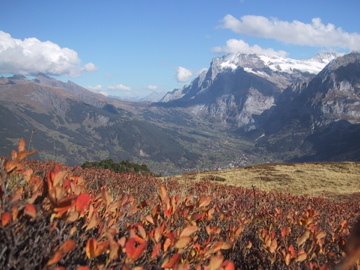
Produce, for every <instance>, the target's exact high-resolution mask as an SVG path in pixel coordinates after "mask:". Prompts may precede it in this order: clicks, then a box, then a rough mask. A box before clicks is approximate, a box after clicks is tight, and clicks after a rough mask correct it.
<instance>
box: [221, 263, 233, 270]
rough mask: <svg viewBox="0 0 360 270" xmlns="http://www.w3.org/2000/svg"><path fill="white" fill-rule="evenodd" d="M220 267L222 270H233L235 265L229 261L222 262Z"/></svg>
mask: <svg viewBox="0 0 360 270" xmlns="http://www.w3.org/2000/svg"><path fill="white" fill-rule="evenodd" d="M222 267H223V268H224V270H235V265H234V263H233V262H231V261H224V262H223V264H222Z"/></svg>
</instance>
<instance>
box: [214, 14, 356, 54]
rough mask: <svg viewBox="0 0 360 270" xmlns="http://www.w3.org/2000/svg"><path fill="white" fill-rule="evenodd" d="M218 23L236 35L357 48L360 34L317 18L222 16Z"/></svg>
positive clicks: (319, 45)
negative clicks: (284, 19)
mask: <svg viewBox="0 0 360 270" xmlns="http://www.w3.org/2000/svg"><path fill="white" fill-rule="evenodd" d="M221 26H222V27H224V28H226V29H230V30H232V31H234V32H235V33H239V34H246V35H250V36H255V37H261V38H268V39H274V40H278V41H281V42H285V43H288V44H295V45H302V46H313V47H328V48H329V47H331V48H342V49H349V50H360V34H359V33H349V32H346V31H344V30H343V29H342V28H341V27H336V26H335V25H334V24H331V23H328V24H324V23H323V22H322V21H321V19H320V18H313V19H312V20H311V23H304V22H301V21H297V20H294V21H282V20H279V19H277V18H266V17H263V16H254V15H246V16H242V17H241V18H240V19H237V18H235V17H234V16H232V15H226V16H225V17H224V18H223V20H222V22H221Z"/></svg>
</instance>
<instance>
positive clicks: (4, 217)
mask: <svg viewBox="0 0 360 270" xmlns="http://www.w3.org/2000/svg"><path fill="white" fill-rule="evenodd" d="M10 222H11V214H10V213H9V212H5V213H2V214H1V225H2V226H3V227H5V226H6V225H8V224H9V223H10Z"/></svg>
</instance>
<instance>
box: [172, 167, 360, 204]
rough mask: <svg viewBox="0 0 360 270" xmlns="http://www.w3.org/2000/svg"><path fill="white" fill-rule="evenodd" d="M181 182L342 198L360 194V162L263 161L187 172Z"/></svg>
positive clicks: (181, 177) (181, 176)
mask: <svg viewBox="0 0 360 270" xmlns="http://www.w3.org/2000/svg"><path fill="white" fill-rule="evenodd" d="M175 178H176V179H178V180H179V181H201V180H209V181H216V182H218V183H223V184H225V185H233V186H240V187H246V188H252V187H253V186H254V187H256V188H258V189H260V190H263V191H277V192H282V193H291V194H294V195H311V196H325V197H334V198H342V197H344V196H345V197H347V196H348V195H354V194H355V193H359V194H360V163H358V162H341V163H296V164H262V165H255V166H249V167H243V168H235V169H228V170H222V171H208V172H200V173H187V174H183V175H179V176H175Z"/></svg>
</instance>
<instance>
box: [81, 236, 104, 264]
mask: <svg viewBox="0 0 360 270" xmlns="http://www.w3.org/2000/svg"><path fill="white" fill-rule="evenodd" d="M108 247H109V241H103V242H97V240H96V239H95V238H90V239H88V240H87V242H86V247H85V253H86V256H87V257H88V258H89V259H93V258H96V257H98V256H100V255H101V254H103V253H104V252H105V251H106V250H107V249H108Z"/></svg>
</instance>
